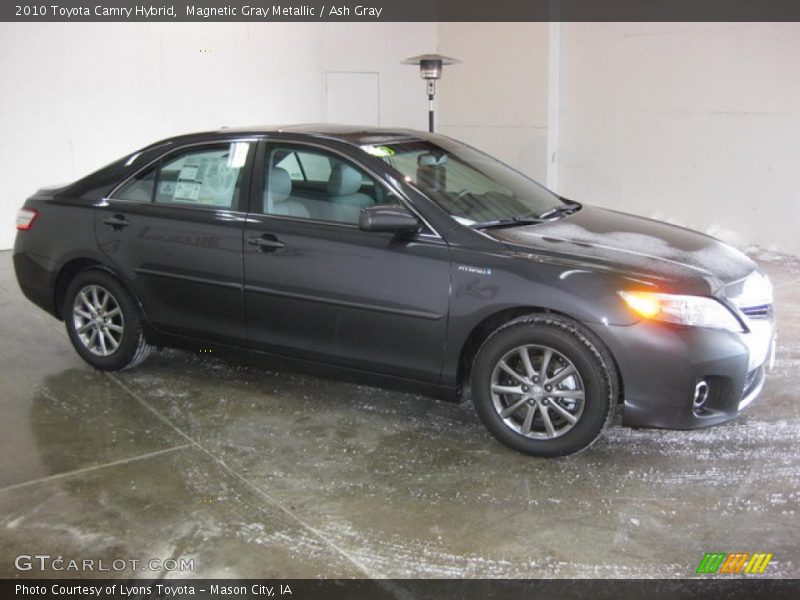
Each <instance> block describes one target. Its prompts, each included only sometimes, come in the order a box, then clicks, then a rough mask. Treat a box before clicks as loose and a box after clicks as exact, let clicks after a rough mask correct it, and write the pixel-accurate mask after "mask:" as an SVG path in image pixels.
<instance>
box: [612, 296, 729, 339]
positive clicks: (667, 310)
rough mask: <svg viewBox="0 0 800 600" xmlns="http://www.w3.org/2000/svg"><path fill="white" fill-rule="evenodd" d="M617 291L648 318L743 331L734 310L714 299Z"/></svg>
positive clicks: (638, 313)
mask: <svg viewBox="0 0 800 600" xmlns="http://www.w3.org/2000/svg"><path fill="white" fill-rule="evenodd" d="M618 293H619V295H620V297H621V298H622V299H623V300H624V301H625V304H627V305H628V308H630V309H631V310H632V311H633V312H634V313H636V314H637V315H638V316H640V317H644V318H645V319H655V320H658V321H666V322H667V323H676V324H678V325H688V326H690V327H709V328H712V329H726V330H728V331H737V332H738V331H743V329H742V324H741V323H740V322H739V320H738V319H737V318H736V317H735V316H733V313H732V312H731V311H730V310H728V308H726V307H725V305H723V304H722V303H721V302H719V301H717V300H714V298H706V297H704V296H680V295H677V294H658V293H655V292H638V291H636V292H634V291H620V292H618Z"/></svg>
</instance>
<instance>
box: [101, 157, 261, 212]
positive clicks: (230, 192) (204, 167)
mask: <svg viewBox="0 0 800 600" xmlns="http://www.w3.org/2000/svg"><path fill="white" fill-rule="evenodd" d="M250 146H251V144H250V143H248V142H232V143H230V144H214V145H210V146H202V147H196V148H191V149H187V150H185V151H182V152H178V153H177V154H171V155H169V156H168V157H166V158H165V159H163V160H161V161H160V162H159V163H158V164H157V165H156V166H155V167H153V168H151V169H149V170H146V171H145V172H143V173H140V174H138V175H137V176H136V177H134V178H133V179H131V180H130V181H128V182H127V183H126V184H125V185H123V186H122V187H121V188H120V189H119V190H117V192H116V193H115V194H114V196H113V197H114V198H115V199H119V200H131V201H136V202H154V203H157V204H175V205H189V206H201V207H213V208H234V207H236V206H237V205H238V201H239V194H240V191H241V185H242V174H243V172H244V165H245V163H246V161H247V156H248V154H249V152H250Z"/></svg>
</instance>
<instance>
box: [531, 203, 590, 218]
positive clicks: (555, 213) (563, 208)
mask: <svg viewBox="0 0 800 600" xmlns="http://www.w3.org/2000/svg"><path fill="white" fill-rule="evenodd" d="M580 207H581V205H580V204H578V203H577V202H573V203H571V204H559V205H558V206H554V207H553V208H550V209H548V210H546V211H544V212H543V213H541V214H538V215H536V218H537V219H540V220H543V219H552V218H553V217H562V216H564V217H565V216H567V215H571V214H572V213H574V212H575V211H576V210H578V209H579V208H580Z"/></svg>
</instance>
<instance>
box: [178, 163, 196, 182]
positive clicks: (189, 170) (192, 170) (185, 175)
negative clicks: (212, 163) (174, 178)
mask: <svg viewBox="0 0 800 600" xmlns="http://www.w3.org/2000/svg"><path fill="white" fill-rule="evenodd" d="M196 179H197V167H196V166H194V165H192V166H185V167H183V168H182V169H181V172H180V173H179V174H178V180H182V181H195V180H196Z"/></svg>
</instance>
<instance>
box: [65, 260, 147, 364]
mask: <svg viewBox="0 0 800 600" xmlns="http://www.w3.org/2000/svg"><path fill="white" fill-rule="evenodd" d="M63 315H64V323H65V324H66V327H67V334H68V335H69V339H70V341H71V342H72V345H73V346H74V347H75V350H76V351H77V352H78V354H79V355H80V356H81V358H83V359H84V360H85V361H86V362H87V363H89V364H90V365H92V366H93V367H95V368H96V369H101V370H104V371H119V370H122V369H128V368H131V367H134V366H136V365H138V364H139V363H141V362H142V361H143V360H144V359H145V358H147V356H148V355H149V354H150V350H151V346H150V345H148V344H147V342H146V340H145V338H144V332H143V331H142V324H141V317H140V315H139V309H138V307H137V305H136V302H135V301H134V299H133V297H132V296H131V295H130V294H129V293H128V291H127V290H126V289H125V288H124V287H123V286H122V285H121V284H120V283H119V281H117V280H116V279H115V278H114V277H112V276H111V275H110V274H109V273H106V272H105V271H101V270H99V269H90V270H87V271H82V272H80V273H78V275H76V276H75V278H74V279H73V280H72V281H71V282H70V284H69V287H68V288H67V292H66V294H65V299H64V309H63Z"/></svg>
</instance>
